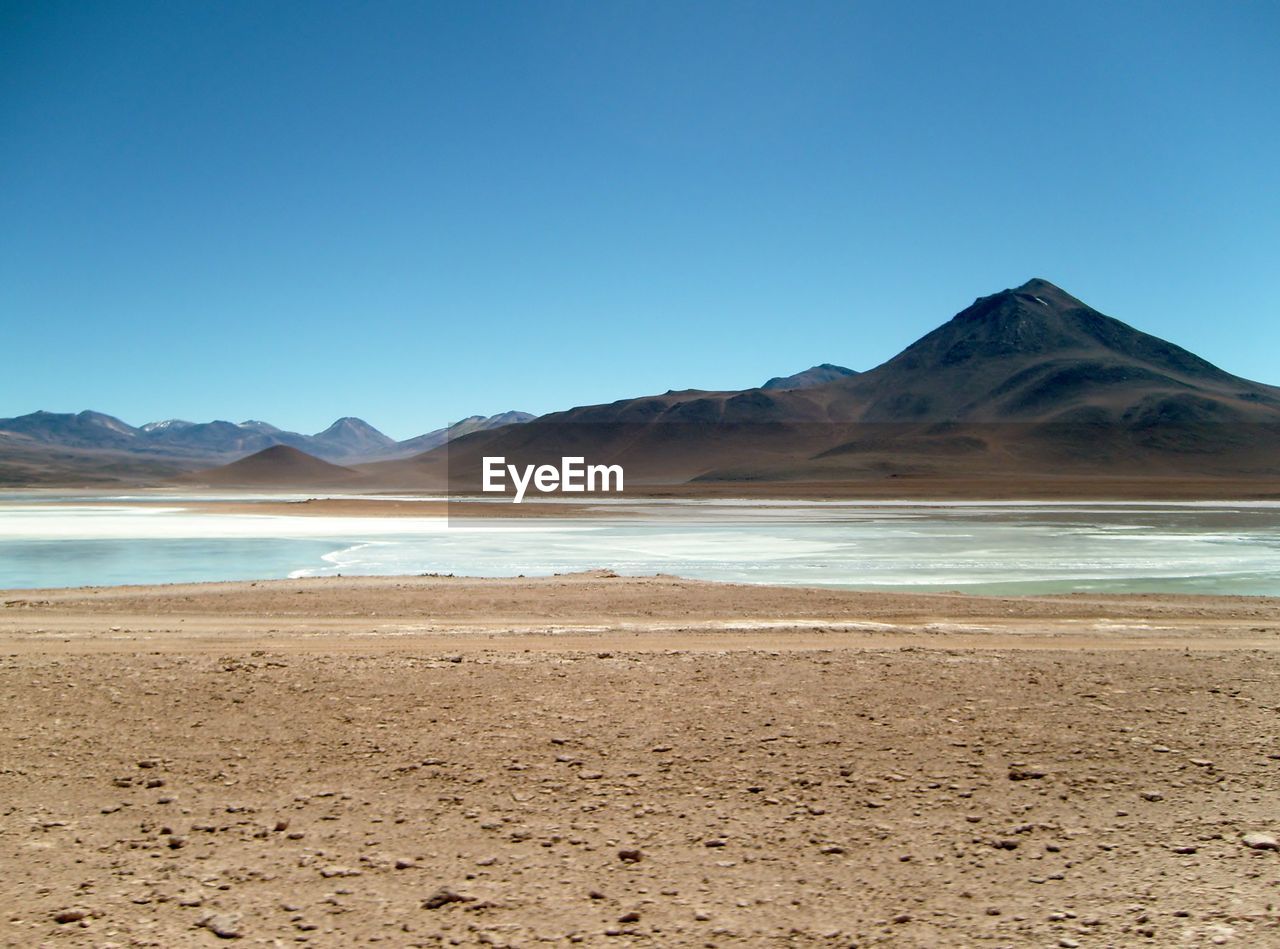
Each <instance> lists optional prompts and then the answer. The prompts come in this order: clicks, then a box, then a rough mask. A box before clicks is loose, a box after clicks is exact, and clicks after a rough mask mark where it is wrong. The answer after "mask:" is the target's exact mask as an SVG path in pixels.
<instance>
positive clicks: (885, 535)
mask: <svg viewBox="0 0 1280 949" xmlns="http://www.w3.org/2000/svg"><path fill="white" fill-rule="evenodd" d="M180 503H181V502H180V501H177V500H175V499H172V498H170V499H165V501H164V502H163V503H152V504H147V503H145V502H144V503H139V504H137V505H132V506H124V507H122V506H118V505H116V506H107V505H101V504H94V503H91V502H86V501H83V500H82V501H79V502H77V503H75V504H74V505H66V504H54V503H49V502H48V499H47V498H44V499H30V500H15V499H13V498H8V499H5V500H4V501H3V502H0V587H9V588H16V587H28V586H77V585H84V584H111V583H164V582H180V581H196V580H225V579H249V578H268V577H287V576H295V577H304V576H324V575H332V574H346V575H354V574H420V573H454V574H460V575H475V576H515V575H518V574H525V575H528V576H533V575H539V574H550V573H563V572H568V571H575V570H585V569H590V568H595V567H610V568H612V569H614V570H616V571H618V572H619V573H626V574H653V573H668V574H678V575H680V576H687V577H699V578H705V579H714V580H735V581H745V582H753V583H786V584H803V585H810V586H838V587H856V588H866V589H871V588H879V589H897V590H904V589H914V590H964V591H968V592H974V593H1035V592H1067V591H1076V590H1078V591H1106V592H1137V591H1181V592H1197V593H1245V594H1273V595H1280V507H1278V506H1276V505H1273V504H1244V503H1241V504H1226V503H1223V504H1207V503H1196V504H1172V503H1170V504H1118V503H1117V504H1097V503H1081V504H1041V503H1028V504H1008V503H1004V504H980V503H979V504H975V503H969V504H957V505H920V504H852V503H838V504H835V503H804V502H799V503H785V504H776V503H775V504H762V505H751V504H746V503H741V502H738V503H731V504H727V503H713V504H708V503H705V502H703V503H678V502H670V501H661V502H652V503H647V504H646V503H637V502H634V501H630V502H628V503H627V504H626V505H625V506H623V505H618V506H614V507H608V508H606V509H605V511H604V512H602V514H601V516H599V517H591V518H555V519H542V518H522V519H517V520H509V521H504V520H501V519H498V518H493V519H483V520H481V519H469V518H468V519H457V518H455V519H454V520H453V521H452V522H447V521H445V520H443V519H439V518H376V517H370V518H333V517H271V516H257V515H215V514H208V513H196V512H187V511H184V510H183V509H182V508H181V506H180ZM500 510H501V509H500V508H499V507H495V512H496V513H500ZM615 512H617V513H615ZM624 512H625V516H621V515H623V513H624Z"/></svg>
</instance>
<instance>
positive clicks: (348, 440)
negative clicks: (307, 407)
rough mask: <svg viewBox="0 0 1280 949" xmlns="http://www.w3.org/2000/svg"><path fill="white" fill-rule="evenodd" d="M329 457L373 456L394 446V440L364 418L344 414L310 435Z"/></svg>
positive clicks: (383, 452)
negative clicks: (320, 430)
mask: <svg viewBox="0 0 1280 949" xmlns="http://www.w3.org/2000/svg"><path fill="white" fill-rule="evenodd" d="M312 439H313V441H315V442H316V443H317V444H318V447H322V448H323V449H325V452H326V454H327V455H329V456H330V457H343V456H349V457H352V458H359V457H374V456H377V455H380V454H385V453H386V452H387V451H388V450H390V449H393V448H395V446H396V440H395V439H394V438H391V437H389V436H387V435H384V434H382V432H380V431H378V430H377V429H376V428H374V427H373V426H372V425H370V424H369V423H368V422H366V421H365V420H364V419H360V418H355V417H353V416H350V415H348V416H345V417H344V418H340V419H338V420H337V421H336V422H334V423H333V424H332V425H330V426H329V427H328V428H326V429H325V430H324V431H323V432H318V433H316V434H315V435H313V436H312Z"/></svg>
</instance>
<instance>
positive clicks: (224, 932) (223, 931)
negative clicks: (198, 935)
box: [200, 913, 243, 939]
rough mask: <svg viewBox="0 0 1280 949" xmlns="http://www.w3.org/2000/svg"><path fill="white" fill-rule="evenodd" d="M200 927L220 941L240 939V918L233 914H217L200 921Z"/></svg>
mask: <svg viewBox="0 0 1280 949" xmlns="http://www.w3.org/2000/svg"><path fill="white" fill-rule="evenodd" d="M200 925H201V926H203V927H204V928H205V929H207V930H209V932H211V933H213V934H214V935H215V936H217V937H218V938H219V939H239V938H240V937H241V935H243V934H242V933H241V932H240V917H239V916H236V915H234V914H231V913H216V914H214V915H213V916H206V917H205V918H204V919H202V920H200Z"/></svg>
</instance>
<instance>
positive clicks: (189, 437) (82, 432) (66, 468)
mask: <svg viewBox="0 0 1280 949" xmlns="http://www.w3.org/2000/svg"><path fill="white" fill-rule="evenodd" d="M532 418H533V416H532V415H530V414H528V413H527V412H503V413H502V414H500V415H493V416H487V417H486V416H480V415H473V416H470V417H468V418H465V419H463V420H462V421H460V422H455V423H454V424H453V425H450V426H448V427H447V428H441V429H437V430H435V431H432V432H427V433H426V434H424V435H419V436H417V437H415V438H410V439H406V440H405V441H396V440H395V439H393V438H391V437H389V436H387V435H384V434H383V433H382V432H380V431H378V430H377V429H376V428H374V427H373V426H372V425H370V424H369V423H368V422H365V421H364V420H362V419H358V418H352V417H346V418H340V419H338V420H337V421H336V422H334V423H333V424H332V425H330V426H329V427H328V428H326V429H325V430H324V431H322V432H317V433H316V434H314V435H303V434H300V433H298V432H290V431H285V430H284V429H280V428H277V427H276V426H274V425H271V424H269V423H267V422H260V421H254V420H249V421H245V422H240V423H235V422H226V421H214V422H188V421H185V420H183V419H166V420H164V421H160V422H148V423H147V424H145V425H142V426H138V427H134V426H132V425H129V424H128V423H126V422H123V421H121V420H120V419H118V418H115V417H114V416H111V415H105V414H103V413H101V412H91V411H85V412H78V413H74V414H73V413H57V412H32V413H31V414H30V415H22V416H19V417H17V418H6V419H0V483H10V484H14V483H20V484H26V483H42V482H51V483H62V482H67V481H76V480H81V479H87V480H90V481H97V480H111V479H113V478H114V477H116V476H117V475H118V476H120V477H123V478H125V479H126V480H132V479H136V478H138V477H144V478H145V477H165V476H168V475H172V474H174V473H177V472H181V471H186V470H192V469H196V468H207V467H210V466H212V465H217V464H225V463H227V462H230V461H233V460H236V459H239V458H243V457H245V456H247V455H252V454H254V453H255V452H261V451H263V450H265V449H268V448H271V447H273V446H279V445H285V446H289V447H290V448H294V449H297V450H299V451H301V452H305V453H306V454H307V455H310V456H313V457H315V458H319V459H323V460H324V461H327V462H331V463H334V464H339V465H344V464H352V463H358V462H369V461H378V460H389V459H395V458H405V457H409V456H411V455H415V454H418V453H420V452H422V451H426V450H429V449H431V448H436V447H439V446H440V445H443V444H445V443H446V442H448V441H449V440H450V439H451V438H454V437H456V436H458V435H461V434H467V433H470V432H477V431H484V430H486V429H489V428H494V427H498V426H502V425H516V424H520V423H522V422H527V421H529V420H531V419H532Z"/></svg>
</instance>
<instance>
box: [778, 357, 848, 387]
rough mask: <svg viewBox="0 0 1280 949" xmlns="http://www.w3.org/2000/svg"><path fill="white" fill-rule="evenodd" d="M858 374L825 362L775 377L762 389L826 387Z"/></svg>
mask: <svg viewBox="0 0 1280 949" xmlns="http://www.w3.org/2000/svg"><path fill="white" fill-rule="evenodd" d="M857 374H858V372H857V370H855V369H846V368H845V367H844V366H833V365H832V364H831V363H829V362H824V363H822V364H821V365H819V366H813V367H811V368H809V369H806V370H804V372H797V373H796V374H795V375H791V376H774V377H773V378H772V379H770V380H769V381H768V382H766V383H765V384H764V385H762V386H761V387H760V388H761V389H812V388H813V387H814V386H821V385H826V384H827V383H828V382H834V381H835V380H837V379H843V378H844V377H846V376H856V375H857Z"/></svg>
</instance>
